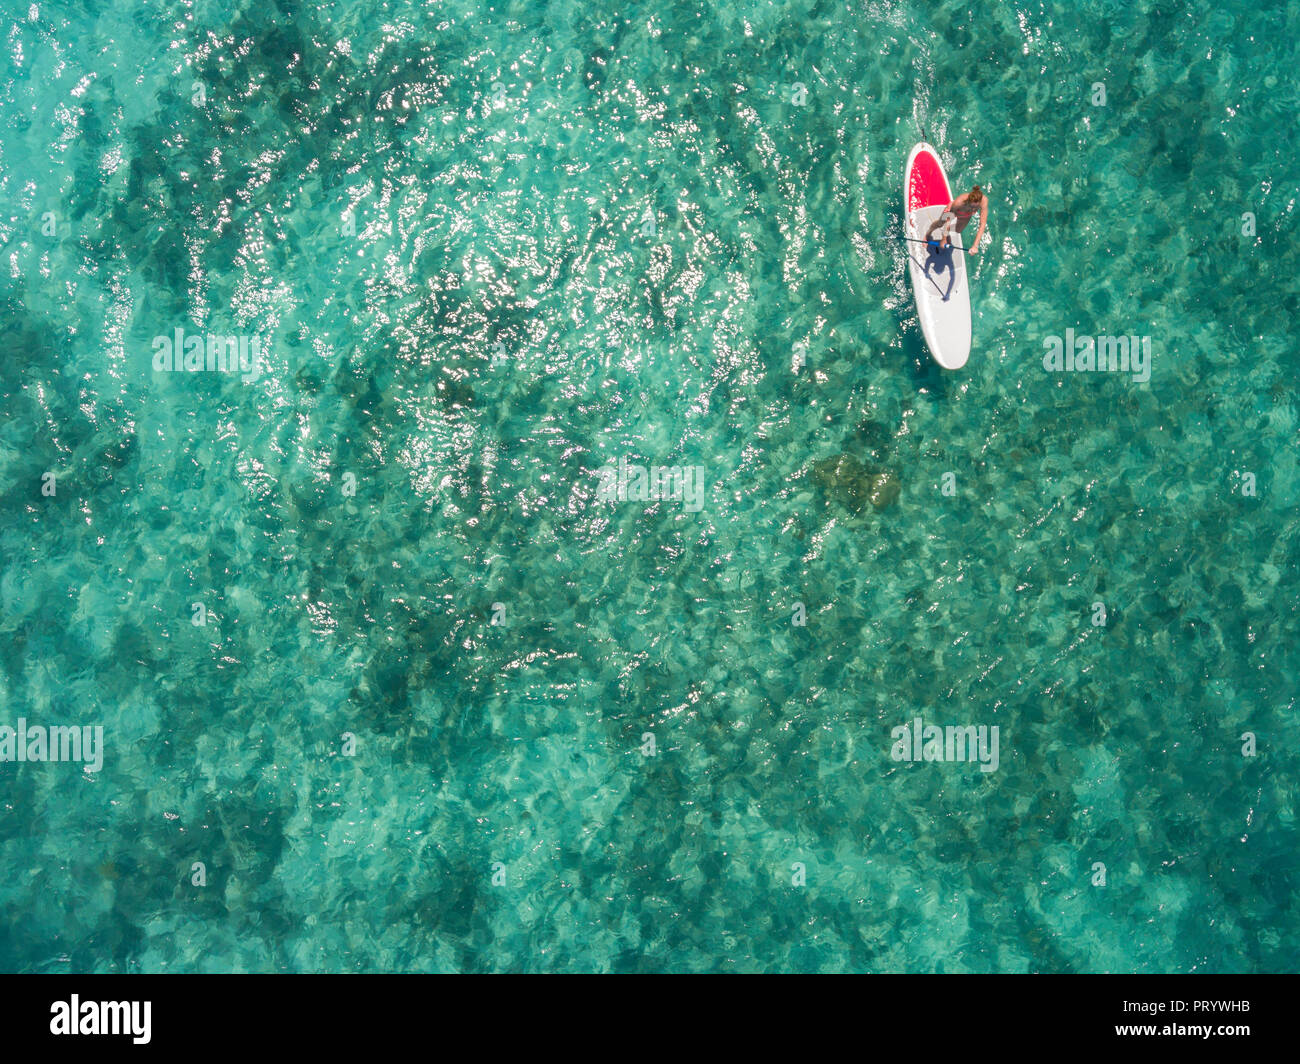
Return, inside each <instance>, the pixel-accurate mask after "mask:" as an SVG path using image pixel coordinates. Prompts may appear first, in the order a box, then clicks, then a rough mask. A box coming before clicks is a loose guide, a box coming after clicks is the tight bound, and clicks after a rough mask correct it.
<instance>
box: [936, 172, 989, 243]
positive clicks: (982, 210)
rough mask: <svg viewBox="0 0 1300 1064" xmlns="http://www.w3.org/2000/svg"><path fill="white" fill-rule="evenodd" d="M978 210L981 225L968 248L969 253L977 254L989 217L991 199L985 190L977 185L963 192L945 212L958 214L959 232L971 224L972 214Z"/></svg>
mask: <svg viewBox="0 0 1300 1064" xmlns="http://www.w3.org/2000/svg"><path fill="white" fill-rule="evenodd" d="M976 212H978V213H979V216H980V227H979V229H978V230H977V231H976V233H975V239H974V240H972V241H971V243H970V247H968V248H967V249H966V253H967V254H968V255H974V254H977V249H978V248H979V246H980V240H981V238H982V237H983V236H984V223H985V222H987V221H988V218H989V201H988V197H986V196H985V195H984V190H983V189H982V188H980V187H979V185H975V186H973V187H972V188H971V190H970V191H969V192H963V193H962V194H961V195H960V196H958V197H957V198H956V199H955V200H953V201H952V202H951V203H950V204H948V207H947V209H946V210H945V211H944V214H949V213H951V214H954V215H956V216H957V232H959V233H960V232H961V231H962V230H963V229H965V228H966V226H967V225H969V224H970V220H971V216H972V215H973V214H975V213H976Z"/></svg>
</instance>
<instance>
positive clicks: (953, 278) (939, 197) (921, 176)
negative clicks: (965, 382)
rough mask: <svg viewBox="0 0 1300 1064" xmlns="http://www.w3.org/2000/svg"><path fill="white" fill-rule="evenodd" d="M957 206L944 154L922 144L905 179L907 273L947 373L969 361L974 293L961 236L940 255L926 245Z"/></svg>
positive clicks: (928, 338)
mask: <svg viewBox="0 0 1300 1064" xmlns="http://www.w3.org/2000/svg"><path fill="white" fill-rule="evenodd" d="M951 202H952V189H951V188H950V187H949V185H948V177H947V175H946V174H945V173H944V172H943V163H941V162H940V161H939V153H938V152H936V151H935V150H934V148H932V147H931V146H930V145H929V144H926V143H925V142H924V141H922V142H921V143H920V144H918V145H917V146H916V147H915V148H913V149H912V154H911V155H910V156H908V159H907V172H906V175H905V176H904V178H903V235H904V236H906V237H907V239H906V240H905V241H904V242H903V246H904V247H905V248H906V249H907V256H908V264H907V268H908V272H909V273H911V275H912V292H913V294H914V295H915V296H916V313H917V317H919V318H920V320H921V333H922V334H923V335H924V336H925V345H926V347H928V348H929V349H930V354H931V355H932V356H933V357H934V360H935V361H936V362H937V363H939V365H941V366H942V367H943V368H944V369H961V367H962V366H964V365H966V360H967V359H968V358H969V357H970V337H971V325H970V287H969V285H968V284H967V283H966V253H965V252H964V251H958V250H957V249H958V248H961V247H964V245H963V244H962V238H961V234H960V233H953V236H952V243H953V248H952V250H950V251H946V252H942V253H940V254H936V253H935V252H933V251H931V250H930V248H929V247H928V246H926V245H925V244H924V243H920V244H917V243H915V241H917V240H921V241H924V240H925V233H926V230H927V229H929V228H930V223H931V222H933V221H934V220H935V219H936V218H937V217H939V215H940V214H941V213H942V212H943V209H944V208H945V207H946V206H948V204H949V203H951Z"/></svg>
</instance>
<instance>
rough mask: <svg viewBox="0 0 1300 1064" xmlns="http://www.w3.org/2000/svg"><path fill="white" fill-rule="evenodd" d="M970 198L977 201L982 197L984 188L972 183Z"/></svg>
mask: <svg viewBox="0 0 1300 1064" xmlns="http://www.w3.org/2000/svg"><path fill="white" fill-rule="evenodd" d="M970 198H971V199H973V200H974V201H975V202H976V203H978V202H979V201H980V200H982V199H983V198H984V190H983V189H982V188H980V187H979V185H972V186H971V190H970Z"/></svg>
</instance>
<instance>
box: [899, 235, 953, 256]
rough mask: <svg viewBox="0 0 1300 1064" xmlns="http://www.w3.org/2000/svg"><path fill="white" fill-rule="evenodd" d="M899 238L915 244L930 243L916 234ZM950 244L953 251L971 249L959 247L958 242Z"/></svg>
mask: <svg viewBox="0 0 1300 1064" xmlns="http://www.w3.org/2000/svg"><path fill="white" fill-rule="evenodd" d="M898 239H899V240H910V241H911V242H912V243H913V244H928V243H930V242H929V241H928V240H918V239H917V238H916V237H914V236H900V237H898ZM948 246H949V247H950V248H952V250H953V251H963V252H964V251H968V250H969V249H968V248H959V247H957V245H956V244H949V245H948Z"/></svg>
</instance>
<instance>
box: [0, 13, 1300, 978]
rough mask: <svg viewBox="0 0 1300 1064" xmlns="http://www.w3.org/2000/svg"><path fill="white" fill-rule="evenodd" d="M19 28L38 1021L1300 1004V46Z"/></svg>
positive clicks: (7, 455)
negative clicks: (214, 976)
mask: <svg viewBox="0 0 1300 1064" xmlns="http://www.w3.org/2000/svg"><path fill="white" fill-rule="evenodd" d="M0 28H3V40H4V44H3V53H2V56H0V86H2V87H3V92H2V93H0V241H2V242H3V243H2V246H3V262H2V263H0V272H2V279H0V330H3V332H2V336H3V349H4V358H3V359H2V360H0V404H2V409H3V419H2V420H0V492H2V493H3V501H2V505H0V548H2V554H3V573H2V575H0V726H9V727H12V728H17V726H18V722H19V720H20V718H21V719H23V720H26V721H27V722H28V724H29V725H98V726H102V727H103V729H104V733H103V734H104V740H103V741H104V763H103V766H102V768H101V769H100V770H99V771H98V772H90V771H87V770H85V769H84V768H83V766H81V765H78V764H69V763H17V762H0V969H3V970H17V971H40V972H61V971H74V972H88V971H96V972H100V971H104V972H107V971H185V972H190V971H230V970H234V971H375V970H399V971H427V970H437V971H511V970H526V971H585V970H597V971H907V972H930V971H945V972H960V971H1006V972H1024V971H1082V972H1099V971H1144V972H1151V971H1176V972H1192V971H1197V972H1201V971H1230V972H1257V971H1273V970H1296V969H1297V968H1300V964H1298V963H1297V957H1298V956H1300V900H1298V890H1300V857H1298V856H1297V855H1298V854H1300V833H1298V832H1297V824H1296V801H1297V779H1298V772H1300V726H1298V725H1297V712H1298V709H1300V707H1298V706H1297V686H1298V681H1300V650H1298V649H1297V641H1298V637H1300V590H1298V589H1300V581H1297V568H1298V564H1300V534H1298V533H1300V522H1298V519H1297V507H1296V499H1297V491H1298V489H1300V463H1298V461H1297V447H1298V445H1300V426H1298V425H1297V420H1296V388H1295V380H1296V373H1297V369H1300V355H1298V350H1297V343H1296V340H1295V339H1294V336H1295V321H1296V318H1297V312H1298V311H1300V307H1298V298H1297V297H1298V293H1300V283H1297V280H1296V273H1295V269H1294V266H1295V251H1294V247H1295V227H1296V223H1297V211H1296V206H1297V197H1300V151H1298V149H1297V138H1296V114H1297V110H1298V109H1300V79H1298V78H1297V76H1296V70H1297V69H1300V65H1298V61H1300V54H1298V53H1300V43H1298V41H1300V7H1298V6H1297V5H1296V4H1294V3H1290V4H1286V5H1260V4H1248V3H1242V2H1239V0H1231V2H1229V3H1226V4H1218V3H1211V2H1208V0H1197V2H1193V3H1190V4H1169V5H1164V4H1143V3H1138V4H1131V3H1119V2H1114V3H1089V4H1083V5H1080V4H1077V3H1057V4H1041V3H1034V4H1027V5H1021V6H1019V7H1013V6H1011V5H998V6H993V7H990V8H988V9H987V10H985V11H983V12H982V13H980V14H979V15H978V17H972V15H971V14H970V13H969V11H968V8H967V6H966V5H964V4H952V3H945V4H942V5H938V6H927V5H921V4H889V3H878V2H877V3H851V4H831V3H815V2H790V3H771V2H757V0H754V2H742V0H725V2H722V3H718V4H703V3H698V4H667V5H666V4H662V3H655V4H643V3H638V2H635V0H633V2H630V3H623V4H617V5H600V4H597V5H594V6H593V5H586V4H579V3H573V2H566V3H557V4H545V3H542V2H540V0H537V2H534V0H529V2H516V3H495V4H492V5H486V4H483V3H472V2H466V0H460V2H445V3H444V2H426V3H416V2H410V3H396V2H393V3H384V4H379V3H359V2H355V0H348V2H338V3H320V4H301V5H300V4H296V3H293V4H291V3H277V2H275V0H256V2H252V0H250V2H240V3H215V2H202V0H197V2H194V3H180V2H175V3H170V2H169V3H139V2H136V0H104V2H103V3H90V2H80V3H62V4H55V3H45V2H41V3H33V4H31V5H30V7H28V5H26V4H21V3H16V4H9V5H6V7H5V9H4V11H3V17H2V18H0ZM1098 84H1100V85H1101V86H1103V88H1104V93H1105V100H1104V102H1097V101H1100V95H1099V93H1098V90H1097V88H1096V86H1097V85H1098ZM800 87H802V90H803V91H802V92H801V91H800ZM805 93H806V96H805ZM799 101H802V102H799ZM919 129H923V130H924V131H925V132H926V133H927V134H928V135H929V137H930V138H931V139H933V141H934V142H935V143H936V144H937V145H938V146H939V147H940V149H941V154H942V156H943V159H944V162H945V165H946V166H947V168H948V171H949V175H950V177H951V179H952V181H953V183H954V185H955V186H957V187H959V188H965V187H968V186H969V184H970V183H971V182H973V181H979V182H981V183H982V184H983V185H984V187H985V189H986V190H987V191H988V194H989V196H990V199H991V218H990V226H989V236H988V237H987V238H986V243H985V250H984V254H982V255H981V256H979V257H978V258H977V259H976V260H974V261H973V262H972V264H971V265H972V267H973V271H972V289H973V300H972V304H973V317H974V344H973V348H972V354H971V358H970V362H969V363H968V365H967V366H966V367H965V368H964V369H963V370H960V371H957V372H952V373H944V372H943V371H940V370H938V369H937V368H936V367H935V366H934V365H933V364H932V363H931V361H930V359H929V356H928V355H927V353H926V351H925V348H924V346H923V342H922V340H921V338H920V333H919V329H918V327H917V322H916V316H915V311H914V307H913V303H912V297H911V293H910V289H909V288H908V287H907V284H906V281H905V276H904V269H903V262H904V259H903V251H902V248H901V247H900V245H899V244H898V243H897V242H896V241H895V240H894V239H892V236H893V234H896V233H897V232H898V231H899V229H900V224H901V219H900V201H901V186H902V178H903V173H902V171H903V166H904V163H905V161H906V158H907V154H908V151H909V149H910V148H911V146H912V144H913V143H914V142H915V141H917V140H918V139H920V134H919V133H918V130H919ZM647 212H648V213H647ZM1246 214H1250V215H1251V216H1252V217H1253V231H1252V225H1251V221H1250V220H1249V219H1245V218H1244V217H1243V216H1244V215H1246ZM178 328H180V329H184V330H186V331H188V332H190V333H194V334H205V333H207V334H217V335H231V336H243V337H245V338H246V339H254V340H256V342H257V343H258V344H260V345H261V350H263V351H264V353H265V358H264V362H263V363H262V365H261V366H260V371H259V374H258V376H257V378H256V379H255V380H251V381H249V382H245V381H244V380H242V379H241V378H240V376H239V375H236V374H228V373H227V374H222V373H216V372H213V373H209V372H201V373H165V372H156V371H155V369H154V366H153V360H154V347H153V340H154V338H155V337H160V336H162V337H169V336H172V335H173V334H174V330H176V329H178ZM1067 329H1074V330H1075V331H1076V332H1078V333H1087V334H1095V335H1110V334H1123V335H1130V334H1132V335H1138V336H1146V337H1150V338H1151V343H1152V349H1153V352H1154V353H1153V362H1152V368H1151V376H1150V380H1149V382H1147V383H1135V382H1133V381H1132V380H1131V379H1129V378H1128V377H1125V376H1123V375H1121V374H1118V373H1111V374H1096V373H1093V374H1085V373H1060V374H1053V373H1048V372H1046V371H1045V370H1044V367H1043V355H1044V341H1045V339H1046V338H1047V337H1050V336H1053V335H1055V336H1064V335H1065V331H1066V330H1067ZM620 459H625V460H626V461H627V462H629V463H639V464H643V465H646V466H649V465H665V466H674V465H675V466H681V467H698V468H699V469H700V470H701V471H702V473H701V475H702V476H703V478H704V483H705V485H706V488H705V491H704V496H703V503H702V506H701V507H700V508H699V510H698V512H693V511H692V510H691V509H690V508H688V507H687V506H685V505H683V502H681V501H674V500H671V499H666V500H661V501H657V502H655V501H651V502H637V501H635V500H628V501H623V502H617V503H611V502H607V501H602V500H600V499H598V498H597V487H598V483H599V479H600V478H599V471H600V470H601V469H602V468H603V467H608V466H610V465H613V464H616V463H617V462H618V461H619V460H620ZM50 473H53V474H54V477H53V480H52V481H51V480H50V478H49V477H48V476H47V474H50ZM948 473H951V474H953V476H952V477H945V474H948ZM51 485H53V492H54V493H53V494H52V495H51V494H49V491H50V486H51ZM945 487H947V488H948V489H949V492H950V493H945ZM1252 489H1253V494H1252ZM196 603H199V604H202V607H203V610H205V611H206V617H205V618H203V619H205V620H206V623H205V624H203V625H201V626H200V625H196V624H195V623H194V621H195V620H196V619H198V614H197V612H196V607H195V604H196ZM800 603H802V604H803V609H804V610H805V611H806V624H804V625H798V624H795V623H794V620H795V616H796V612H797V611H798V609H799V606H798V604H800ZM1096 603H1100V604H1101V605H1102V609H1103V610H1104V612H1105V617H1104V623H1097V624H1095V623H1094V621H1096V620H1099V619H1100V618H1101V614H1100V612H1099V611H1098V609H1097V607H1096V606H1095V605H1094V604H1096ZM494 619H496V620H499V621H500V622H501V623H499V624H494V623H492V622H493V620H494ZM916 717H921V718H923V719H924V721H925V722H926V723H927V724H931V723H933V724H937V725H940V726H947V725H967V724H970V725H977V726H978V725H983V726H990V727H991V726H997V727H998V728H999V732H1000V762H999V766H998V768H997V770H996V771H994V772H988V773H985V772H981V771H980V770H979V767H978V766H977V765H973V764H969V763H965V764H953V763H935V762H928V763H927V762H922V763H911V764H909V763H904V762H899V761H896V760H894V759H893V758H892V757H891V746H892V744H893V739H892V738H891V732H892V730H893V729H894V728H896V727H898V726H899V725H902V724H905V723H907V722H910V721H912V720H913V719H914V718H916ZM1245 733H1251V734H1252V735H1253V736H1254V737H1255V740H1254V741H1255V743H1256V751H1255V755H1254V756H1244V755H1243V746H1244V745H1245V740H1243V739H1242V736H1243V735H1244V734H1245ZM345 736H347V737H348V738H345ZM646 736H653V743H654V752H653V753H652V754H651V753H648V752H646V751H648V750H649V743H650V740H648V739H647V738H646ZM196 863H201V864H202V870H201V871H202V876H201V877H200V876H199V873H198V872H197V871H196V869H195V865H196ZM1098 865H1104V866H1105V869H1104V877H1105V878H1104V884H1102V883H1101V882H1100V879H1101V872H1100V871H1099V870H1098V869H1097V867H1096V866H1098ZM796 866H798V867H796ZM196 878H202V881H203V883H202V885H197V884H196Z"/></svg>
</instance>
